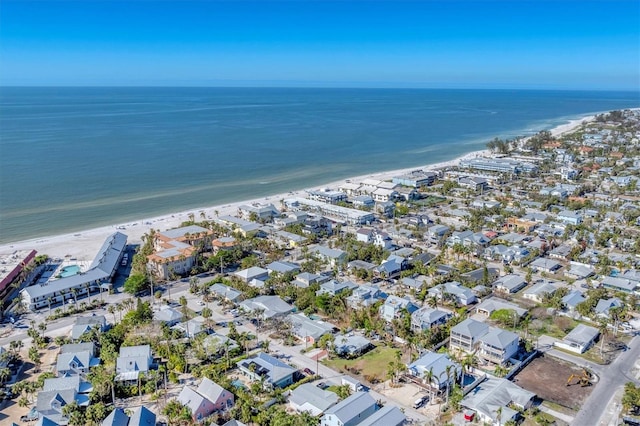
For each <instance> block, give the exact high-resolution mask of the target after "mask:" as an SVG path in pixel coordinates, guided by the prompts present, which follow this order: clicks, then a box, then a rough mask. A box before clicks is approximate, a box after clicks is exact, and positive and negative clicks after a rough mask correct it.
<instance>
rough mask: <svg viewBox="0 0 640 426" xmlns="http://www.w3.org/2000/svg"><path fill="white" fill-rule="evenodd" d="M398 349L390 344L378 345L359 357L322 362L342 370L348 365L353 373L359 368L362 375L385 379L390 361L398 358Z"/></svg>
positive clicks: (358, 370)
mask: <svg viewBox="0 0 640 426" xmlns="http://www.w3.org/2000/svg"><path fill="white" fill-rule="evenodd" d="M396 351H397V349H395V348H390V347H388V346H378V347H376V348H375V349H373V350H371V351H369V352H367V353H366V354H364V355H362V356H361V357H359V358H355V359H343V358H333V359H330V360H324V361H322V363H323V364H325V365H326V366H328V367H331V368H333V369H334V370H338V371H341V372H346V370H345V367H347V368H348V369H349V370H350V372H352V373H355V371H354V370H357V374H359V375H360V376H362V377H365V376H370V377H377V379H378V380H385V379H386V378H387V369H388V367H389V362H391V361H395V359H396Z"/></svg>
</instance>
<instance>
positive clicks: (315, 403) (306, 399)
mask: <svg viewBox="0 0 640 426" xmlns="http://www.w3.org/2000/svg"><path fill="white" fill-rule="evenodd" d="M338 400H339V398H338V395H336V394H335V393H334V392H331V391H327V390H323V389H320V388H319V387H317V386H316V385H314V384H313V383H305V384H303V385H300V386H298V387H297V388H295V389H294V390H293V391H292V392H291V395H290V396H289V404H290V405H291V408H293V409H294V410H296V411H297V412H299V413H301V412H303V411H306V412H308V413H309V414H311V415H312V416H319V415H321V414H322V413H324V412H325V411H326V410H327V409H328V408H329V407H331V406H333V405H335V404H336V403H337V402H338Z"/></svg>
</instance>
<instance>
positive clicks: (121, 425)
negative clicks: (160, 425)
mask: <svg viewBox="0 0 640 426" xmlns="http://www.w3.org/2000/svg"><path fill="white" fill-rule="evenodd" d="M155 424H156V415H155V414H154V413H153V412H151V411H150V410H149V409H148V408H147V407H144V406H141V407H138V408H136V410H135V411H134V412H133V413H132V414H131V417H129V416H127V414H126V413H125V412H124V410H123V409H122V408H116V409H115V410H113V411H112V412H111V413H110V414H109V415H108V416H107V417H106V418H105V419H104V420H103V421H102V426H154V425H155Z"/></svg>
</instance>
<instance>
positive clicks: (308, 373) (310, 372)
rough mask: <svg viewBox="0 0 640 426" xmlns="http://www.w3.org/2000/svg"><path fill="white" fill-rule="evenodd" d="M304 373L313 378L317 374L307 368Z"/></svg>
mask: <svg viewBox="0 0 640 426" xmlns="http://www.w3.org/2000/svg"><path fill="white" fill-rule="evenodd" d="M302 371H304V374H306V375H307V376H313V375H314V374H316V373H314V372H313V370H311V369H310V368H305V369H304V370H302Z"/></svg>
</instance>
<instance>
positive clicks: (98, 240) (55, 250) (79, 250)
mask: <svg viewBox="0 0 640 426" xmlns="http://www.w3.org/2000/svg"><path fill="white" fill-rule="evenodd" d="M594 119H595V115H593V114H592V115H587V116H583V117H579V118H575V119H571V120H569V121H568V122H567V123H564V124H561V125H558V126H556V127H554V128H552V129H550V132H551V134H552V135H553V136H554V137H558V136H560V135H562V134H564V133H568V132H571V131H573V130H574V129H576V128H578V127H579V126H580V125H582V124H583V123H585V122H590V121H593V120H594ZM487 154H489V151H488V150H486V149H485V150H477V151H471V152H468V153H466V154H463V155H461V156H459V157H457V158H454V159H453V160H449V161H442V162H439V163H434V164H425V165H420V166H414V167H407V168H402V169H396V170H389V171H383V172H374V173H369V174H365V175H361V176H354V177H349V178H345V179H339V180H337V181H334V182H330V183H323V184H319V185H316V186H315V187H314V188H325V187H326V188H334V189H337V187H338V186H339V185H342V184H343V183H345V182H347V181H359V180H362V179H366V178H372V179H379V180H387V179H390V178H392V177H393V176H394V175H398V174H402V173H406V172H409V171H411V170H416V169H425V170H430V169H431V170H433V169H439V168H443V167H451V166H453V165H457V164H458V162H459V161H460V160H463V159H468V158H474V157H478V156H483V155H487ZM307 189H309V188H307ZM304 192H305V190H304V189H301V190H296V191H290V192H286V193H279V194H274V195H267V196H264V197H259V198H254V199H251V200H241V201H235V202H230V203H226V204H221V205H215V206H208V207H200V208H192V209H188V210H183V211H179V212H175V213H169V214H165V215H161V216H156V217H152V218H145V219H142V220H140V221H138V222H130V223H121V224H115V225H107V226H101V227H97V228H92V229H88V230H83V231H77V232H70V233H66V234H59V235H52V236H45V237H38V238H31V239H27V240H22V241H16V242H10V243H5V244H2V245H0V255H2V254H10V253H13V252H15V251H18V250H31V249H34V250H36V251H37V252H38V253H39V254H47V255H49V256H50V257H53V258H64V257H73V258H76V259H77V260H78V261H90V260H91V259H93V257H94V256H95V254H96V252H97V250H98V249H99V248H100V246H101V245H102V244H103V242H104V240H105V239H106V238H107V236H109V235H111V234H112V233H114V232H117V231H119V232H122V233H124V234H126V235H127V243H128V244H138V243H140V242H141V241H142V236H143V235H144V234H146V233H147V232H149V230H151V229H152V228H153V229H156V230H160V231H165V230H167V229H171V228H175V227H178V226H179V225H180V224H181V223H182V222H185V221H187V220H189V214H191V213H192V214H194V216H195V219H196V221H198V220H200V219H201V217H202V216H201V213H202V212H204V214H205V216H206V218H207V219H211V218H213V217H214V216H215V212H216V211H217V212H218V213H219V215H233V214H235V213H236V212H237V210H238V207H239V206H241V205H243V204H251V203H256V202H260V203H266V204H269V203H272V204H274V205H275V206H276V208H279V207H280V205H279V204H280V200H281V199H283V198H288V197H295V196H304Z"/></svg>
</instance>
